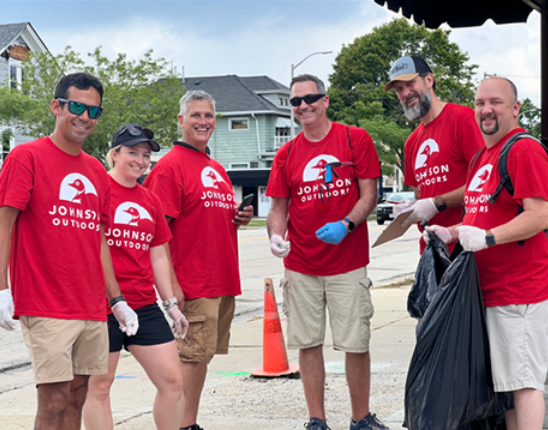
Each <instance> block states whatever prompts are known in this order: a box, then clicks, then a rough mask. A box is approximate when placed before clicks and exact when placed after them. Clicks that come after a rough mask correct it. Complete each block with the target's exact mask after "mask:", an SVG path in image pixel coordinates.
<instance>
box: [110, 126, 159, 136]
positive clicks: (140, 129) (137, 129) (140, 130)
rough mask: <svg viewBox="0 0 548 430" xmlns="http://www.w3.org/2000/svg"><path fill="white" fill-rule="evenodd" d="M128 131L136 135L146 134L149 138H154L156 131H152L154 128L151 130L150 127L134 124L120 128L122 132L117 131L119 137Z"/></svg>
mask: <svg viewBox="0 0 548 430" xmlns="http://www.w3.org/2000/svg"><path fill="white" fill-rule="evenodd" d="M126 131H127V132H128V133H129V134H131V135H132V136H134V137H137V136H140V135H141V134H144V135H145V136H146V137H148V138H149V139H152V138H154V133H153V132H152V130H149V129H148V128H143V127H141V126H137V125H133V124H132V125H126V126H125V127H124V128H122V130H120V133H117V135H118V136H117V137H120V136H121V135H122V134H124V133H125V132H126Z"/></svg>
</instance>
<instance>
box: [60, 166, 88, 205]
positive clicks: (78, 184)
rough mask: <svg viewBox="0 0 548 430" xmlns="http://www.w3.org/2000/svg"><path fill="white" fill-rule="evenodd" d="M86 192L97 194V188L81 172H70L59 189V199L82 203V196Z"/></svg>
mask: <svg viewBox="0 0 548 430" xmlns="http://www.w3.org/2000/svg"><path fill="white" fill-rule="evenodd" d="M85 194H94V195H95V196H97V190H96V189H95V187H94V186H93V184H92V183H91V181H90V180H89V179H88V178H86V177H85V176H84V175H82V174H81V173H70V174H68V175H67V176H65V178H64V179H63V181H62V182H61V187H60V190H59V199H60V200H65V201H68V202H72V203H82V197H83V196H84V195H85Z"/></svg>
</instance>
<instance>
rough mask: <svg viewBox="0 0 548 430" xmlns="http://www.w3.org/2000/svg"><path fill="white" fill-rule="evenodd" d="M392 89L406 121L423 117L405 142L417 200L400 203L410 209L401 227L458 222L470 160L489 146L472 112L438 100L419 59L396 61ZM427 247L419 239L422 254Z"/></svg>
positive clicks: (429, 74)
mask: <svg viewBox="0 0 548 430" xmlns="http://www.w3.org/2000/svg"><path fill="white" fill-rule="evenodd" d="M391 88H393V89H394V91H396V94H397V96H398V99H399V100H400V103H401V105H402V107H403V110H404V114H405V116H406V117H407V119H408V120H409V121H416V120H420V123H419V125H418V126H417V128H416V129H415V131H413V133H412V134H411V136H409V138H408V139H407V141H406V142H405V148H404V153H405V171H404V183H405V184H406V185H409V186H411V187H413V191H414V192H415V202H414V204H412V205H411V204H402V205H399V206H398V213H399V212H401V211H402V210H409V211H411V214H410V215H409V216H408V217H407V218H406V219H405V221H404V222H403V223H402V225H404V226H406V225H410V224H412V223H416V222H420V221H422V220H427V221H429V222H430V223H431V224H437V225H442V226H451V225H454V224H457V223H459V222H460V221H461V220H462V200H463V196H464V185H465V182H466V172H467V169H468V164H469V162H470V161H471V160H472V158H473V157H474V155H475V154H476V153H477V152H478V150H479V149H480V148H481V147H482V146H484V145H485V144H484V142H483V138H482V135H481V132H480V130H479V128H478V125H477V123H476V121H475V119H474V111H473V110H472V109H471V108H469V107H466V106H460V105H456V104H453V103H448V102H444V101H442V100H440V99H439V98H438V97H437V96H436V92H435V91H436V81H435V79H434V75H433V73H432V69H431V68H430V67H429V66H428V64H426V62H425V61H424V60H423V59H422V58H420V57H415V56H406V57H401V58H399V59H398V60H396V62H395V63H394V64H393V65H392V68H391V69H390V82H388V83H387V84H386V86H385V87H384V90H385V91H389V90H390V89H391ZM419 229H421V230H422V227H420V225H419ZM425 246H426V244H425V242H424V240H423V239H422V238H421V241H420V252H421V253H422V251H423V250H424V248H425Z"/></svg>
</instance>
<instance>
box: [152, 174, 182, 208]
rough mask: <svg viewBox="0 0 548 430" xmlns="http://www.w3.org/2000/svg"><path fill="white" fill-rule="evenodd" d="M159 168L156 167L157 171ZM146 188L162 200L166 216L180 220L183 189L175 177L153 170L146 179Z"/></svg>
mask: <svg viewBox="0 0 548 430" xmlns="http://www.w3.org/2000/svg"><path fill="white" fill-rule="evenodd" d="M158 168H159V166H155V169H158ZM144 186H145V187H146V188H148V189H150V190H152V192H153V193H154V194H156V196H158V197H159V198H160V202H161V207H162V210H163V213H164V215H166V216H168V217H170V218H175V219H177V218H179V215H180V214H181V203H182V202H181V195H182V189H181V185H179V184H178V183H177V182H176V180H175V178H174V176H173V175H169V172H160V173H159V172H158V171H156V172H154V170H152V171H151V172H150V174H149V175H148V177H147V178H146V180H145V183H144Z"/></svg>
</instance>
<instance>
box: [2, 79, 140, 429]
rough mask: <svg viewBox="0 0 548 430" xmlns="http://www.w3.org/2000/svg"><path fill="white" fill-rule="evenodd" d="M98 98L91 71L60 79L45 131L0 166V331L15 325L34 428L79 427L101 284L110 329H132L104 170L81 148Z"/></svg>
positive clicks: (99, 370) (95, 369) (93, 361)
mask: <svg viewBox="0 0 548 430" xmlns="http://www.w3.org/2000/svg"><path fill="white" fill-rule="evenodd" d="M102 95H103V87H102V85H101V83H100V82H99V80H98V79H97V78H95V77H93V76H90V75H88V74H85V73H75V74H71V75H67V76H65V77H63V78H62V79H61V80H60V82H59V84H58V85H57V88H56V90H55V98H54V100H52V102H51V110H52V112H53V114H54V115H55V117H56V123H55V130H54V132H53V133H52V134H51V135H50V136H48V137H44V138H41V139H38V140H36V141H33V142H28V143H26V144H24V145H19V146H17V147H16V148H15V149H14V150H13V151H12V152H11V153H10V155H9V157H8V158H7V159H6V162H5V164H4V166H3V168H2V171H1V172H0V327H3V328H5V329H7V330H14V329H15V328H16V327H17V324H16V322H15V321H14V319H13V317H15V318H16V319H19V320H20V322H21V328H22V332H23V337H24V339H25V343H26V344H27V347H28V349H29V353H30V357H31V361H32V365H33V368H34V374H35V381H36V386H37V390H38V410H37V414H36V421H35V427H34V428H35V429H37V430H46V429H47V430H50V429H79V428H80V425H81V424H80V423H81V413H82V407H83V404H84V400H85V398H86V393H87V383H88V379H89V376H90V375H95V374H105V373H106V372H107V369H108V367H107V359H108V333H107V325H106V306H105V290H106V296H107V298H108V299H112V300H111V304H112V305H113V306H114V308H113V313H114V314H115V316H116V318H117V319H118V322H119V323H120V328H121V329H122V330H123V331H125V332H126V333H127V334H128V335H131V334H135V332H136V331H137V328H138V322H137V316H136V315H135V313H134V312H133V311H132V310H131V309H130V308H129V307H128V306H127V304H126V303H125V301H124V298H123V297H122V296H121V295H120V289H119V287H118V284H117V282H116V279H115V278H114V273H113V269H112V262H111V260H110V252H109V249H108V245H107V243H106V241H105V237H104V234H103V223H104V222H105V221H106V220H107V219H108V218H109V217H110V188H109V182H108V176H107V174H106V171H105V168H104V167H103V165H102V164H101V163H100V162H99V161H98V160H96V159H94V158H92V157H90V156H89V155H87V154H85V153H84V152H82V145H83V144H84V140H85V139H86V138H87V137H88V136H89V135H90V134H91V133H92V132H93V130H94V128H95V124H96V122H97V118H98V117H99V115H100V114H101V108H100V105H101V99H102ZM10 245H11V246H10ZM10 257H11V261H10ZM8 262H9V272H10V280H11V291H10V289H9V286H8V279H7V275H8V273H7V272H8ZM12 292H13V298H12ZM14 302H15V303H14Z"/></svg>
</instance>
